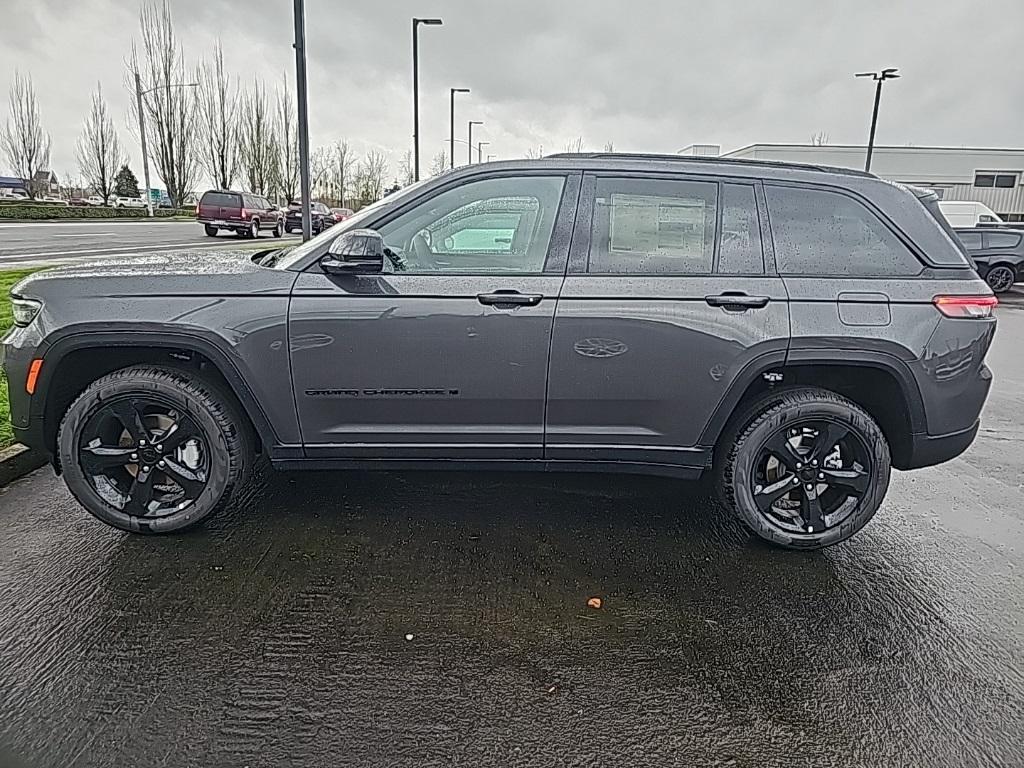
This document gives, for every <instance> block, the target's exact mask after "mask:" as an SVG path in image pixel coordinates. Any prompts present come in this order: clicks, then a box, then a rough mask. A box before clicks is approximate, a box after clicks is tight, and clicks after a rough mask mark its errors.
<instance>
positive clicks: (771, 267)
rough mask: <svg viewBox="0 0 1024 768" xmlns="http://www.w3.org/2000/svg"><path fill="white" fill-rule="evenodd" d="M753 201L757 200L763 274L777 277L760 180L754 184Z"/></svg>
mask: <svg viewBox="0 0 1024 768" xmlns="http://www.w3.org/2000/svg"><path fill="white" fill-rule="evenodd" d="M754 199H755V200H757V219H758V222H759V224H760V225H761V257H762V258H763V259H764V273H765V274H766V275H778V274H779V265H778V264H777V263H776V261H775V241H774V240H773V239H772V227H771V220H770V219H769V215H768V200H767V199H766V198H765V195H764V182H763V181H762V180H760V179H757V180H756V181H755V182H754Z"/></svg>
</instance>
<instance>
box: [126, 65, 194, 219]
mask: <svg viewBox="0 0 1024 768" xmlns="http://www.w3.org/2000/svg"><path fill="white" fill-rule="evenodd" d="M197 87H199V83H170V84H169V85H155V86H153V87H152V88H147V89H146V90H142V78H140V77H139V73H138V72H137V71H136V72H135V99H136V103H137V105H138V109H139V139H140V141H141V143H142V176H143V178H144V179H145V182H146V210H147V211H148V212H149V218H153V195H152V194H151V193H150V191H149V150H148V149H147V148H146V115H145V113H144V112H143V111H142V97H143V96H145V95H146V94H147V93H152V92H153V91H159V90H169V89H171V88H197ZM175 202H176V203H178V204H179V205H180V204H181V201H180V200H176V201H175Z"/></svg>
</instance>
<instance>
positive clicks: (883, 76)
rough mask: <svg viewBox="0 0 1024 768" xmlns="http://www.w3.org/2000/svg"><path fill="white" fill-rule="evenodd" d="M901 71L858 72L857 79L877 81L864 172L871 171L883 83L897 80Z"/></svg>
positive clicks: (890, 68)
mask: <svg viewBox="0 0 1024 768" xmlns="http://www.w3.org/2000/svg"><path fill="white" fill-rule="evenodd" d="M899 76H900V75H899V70H897V69H896V68H895V67H889V68H888V69H883V70H882V71H881V72H858V73H857V74H856V75H855V77H870V78H871V79H872V80H874V81H875V83H876V85H875V106H874V108H873V109H872V110H871V131H870V132H869V133H868V152H867V157H866V158H865V160H864V170H865V171H870V170H871V155H872V154H874V151H875V128H876V127H877V126H878V103H879V102H880V101H881V100H882V83H884V82H885V81H886V80H895V79H896V78H897V77H899Z"/></svg>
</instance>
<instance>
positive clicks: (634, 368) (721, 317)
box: [3, 154, 996, 548]
mask: <svg viewBox="0 0 1024 768" xmlns="http://www.w3.org/2000/svg"><path fill="white" fill-rule="evenodd" d="M937 215H939V214H938V213H937V208H936V206H935V200H934V195H933V196H931V197H927V195H925V196H917V195H915V193H913V192H912V191H910V190H908V189H907V188H905V187H901V186H898V185H895V184H891V183H888V182H885V181H881V180H879V179H878V178H876V177H875V176H872V175H871V174H868V173H863V172H858V171H850V170H841V169H832V168H824V167H816V166H801V165H787V164H780V163H763V162H752V161H739V160H724V159H705V158H680V157H675V156H642V155H641V156H636V155H633V156H629V155H616V154H593V155H566V156H557V155H556V156H551V157H547V158H544V159H542V160H520V161H511V162H495V163H486V164H480V165H470V166H466V167H464V168H461V169H458V170H456V171H453V172H449V173H446V174H443V175H441V176H438V177H436V178H433V179H430V180H427V181H424V182H421V183H418V184H414V185H411V186H409V187H406V188H405V189H403V190H401V191H400V192H397V193H395V194H394V195H391V196H389V197H387V198H386V199H384V200H382V201H380V202H379V203H377V204H375V205H373V206H370V207H369V208H365V209H363V210H361V211H360V212H359V213H358V214H356V215H355V216H353V217H352V218H351V219H349V220H348V221H346V222H344V223H343V224H341V225H339V226H338V227H337V228H336V229H335V230H332V231H328V232H325V233H323V234H322V235H321V236H320V237H317V238H314V239H312V240H310V241H308V242H306V243H303V244H302V245H298V246H295V247H293V248H290V249H288V248H285V249H278V250H266V251H263V252H261V253H258V254H255V255H254V256H252V257H251V258H250V257H247V256H246V255H245V254H239V253H237V252H236V253H231V252H226V253H223V254H220V255H219V256H218V255H215V254H211V252H210V251H209V250H205V251H203V252H201V253H200V254H180V255H171V254H163V255H154V256H153V257H151V258H149V259H147V260H146V261H145V262H143V263H138V262H135V261H131V260H125V261H117V260H106V261H103V262H99V263H95V264H91V265H88V264H87V265H75V266H66V267H62V268H59V269H55V270H51V271H47V272H42V273H37V274H35V275H33V276H30V277H28V278H26V279H24V280H23V281H21V282H20V283H19V284H18V285H16V286H15V287H14V289H13V306H14V312H15V318H16V322H17V327H16V328H15V329H14V330H12V332H11V333H10V334H9V335H8V336H7V337H6V339H4V342H3V349H4V354H5V356H6V372H7V376H8V378H9V382H10V397H11V413H12V419H13V426H14V430H15V433H16V435H17V437H18V439H20V440H21V441H22V442H24V443H27V444H29V445H31V446H34V447H36V448H38V449H40V450H42V451H45V452H46V453H48V454H50V455H51V456H52V457H53V461H54V466H55V467H56V468H57V469H58V471H60V472H63V473H64V477H65V480H66V482H67V484H68V487H69V488H70V489H71V491H72V493H73V494H74V495H75V496H76V497H77V498H78V499H79V501H80V502H81V503H82V504H83V505H84V506H85V507H86V509H88V510H89V511H90V512H91V513H92V514H94V515H95V516H96V517H98V518H99V519H101V520H103V521H105V522H107V523H109V524H110V525H113V526H115V527H118V528H123V529H125V530H130V531H138V532H142V533H159V532H166V531H176V530H180V529H182V528H185V527H187V526H190V525H193V524H195V523H198V522H200V521H202V520H204V519H206V518H207V517H209V516H210V515H211V514H213V513H214V512H215V511H216V510H217V509H218V508H220V507H222V506H223V505H224V504H225V503H227V501H228V499H229V498H230V497H231V496H232V495H233V494H234V492H235V491H237V490H238V489H239V488H240V487H241V486H242V485H244V484H245V483H246V478H247V475H248V473H249V471H250V469H251V468H252V466H253V464H254V463H255V461H256V460H257V457H258V456H260V457H262V458H263V459H264V460H267V461H269V463H270V464H272V465H273V466H275V467H279V468H287V469H303V468H310V469H326V468H337V469H351V468H364V469H366V468H369V469H393V468H439V469H448V468H459V469H475V468H487V469H492V468H495V467H518V468H528V469H537V470H548V471H564V470H570V471H580V470H582V471H600V472H607V471H619V472H644V473H656V474H664V475H669V476H673V477H680V478H697V477H699V476H700V475H702V474H704V473H710V474H711V475H712V476H713V477H714V478H715V481H716V483H717V486H718V488H719V489H720V491H721V494H722V496H723V498H724V499H725V500H726V502H727V504H728V506H729V507H730V508H731V509H732V510H734V511H735V513H736V514H737V515H738V516H739V518H740V520H742V521H743V522H744V523H745V524H746V525H747V526H749V527H750V529H751V530H753V531H754V532H756V533H757V534H758V535H759V536H762V537H764V538H765V539H768V540H770V541H773V542H776V543H778V544H781V545H783V546H787V547H795V548H816V547H822V546H827V545H830V544H834V543H836V542H838V541H842V540H843V539H846V538H847V537H849V536H851V535H853V534H854V533H855V532H856V531H858V530H859V529H860V528H861V527H862V526H864V525H865V524H866V523H867V522H868V520H870V519H871V517H872V516H873V515H874V514H875V511H876V510H877V509H878V507H879V505H880V504H881V502H882V499H883V497H884V496H885V493H886V489H887V487H888V484H889V474H890V467H896V468H898V469H914V468H916V467H924V466H928V465H931V464H936V463H939V462H943V461H946V460H948V459H951V458H953V457H954V456H957V455H958V454H960V453H961V452H962V451H963V450H964V449H965V448H967V446H968V445H970V443H971V441H972V440H973V439H974V436H975V434H976V432H977V430H978V415H979V413H980V411H981V408H982V405H983V403H984V401H985V398H986V396H987V395H988V391H989V386H990V384H991V373H990V372H989V369H988V368H987V367H986V366H985V364H984V360H985V355H986V353H987V351H988V348H989V345H990V344H991V342H992V337H993V334H994V333H995V326H996V321H995V319H994V318H993V316H992V310H993V307H994V306H995V304H996V300H995V297H994V296H993V295H992V292H991V291H990V290H989V288H988V286H987V285H986V284H985V283H984V282H983V281H982V280H981V279H980V278H979V277H978V275H977V273H975V271H974V270H973V269H972V268H971V265H970V263H969V261H968V259H967V257H966V256H965V253H964V251H963V249H962V247H961V246H960V244H959V243H957V242H956V238H955V235H953V233H952V230H950V229H949V227H948V225H947V224H945V221H944V220H942V221H941V222H940V221H939V220H938V219H937V218H936V216H937ZM939 216H940V215H939ZM940 218H941V216H940ZM112 296H116V297H117V300H116V301H112V300H109V299H108V298H107V297H112ZM211 296H215V297H217V298H216V300H211V298H210V297H211ZM501 513H502V512H500V511H496V512H495V514H501ZM504 513H505V514H514V513H515V510H514V507H512V508H511V509H506V510H505V512H504Z"/></svg>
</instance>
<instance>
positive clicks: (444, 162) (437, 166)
mask: <svg viewBox="0 0 1024 768" xmlns="http://www.w3.org/2000/svg"><path fill="white" fill-rule="evenodd" d="M447 170H448V151H447V150H445V149H442V150H441V151H440V152H438V153H437V154H436V155H434V159H433V160H432V161H431V163H430V175H431V176H437V175H439V174H442V173H444V172H445V171H447Z"/></svg>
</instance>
